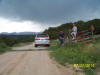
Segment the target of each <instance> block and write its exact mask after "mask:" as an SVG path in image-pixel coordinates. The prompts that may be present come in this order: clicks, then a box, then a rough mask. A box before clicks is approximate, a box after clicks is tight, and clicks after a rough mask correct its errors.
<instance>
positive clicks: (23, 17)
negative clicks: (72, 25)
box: [0, 0, 100, 32]
mask: <svg viewBox="0 0 100 75" xmlns="http://www.w3.org/2000/svg"><path fill="white" fill-rule="evenodd" d="M95 18H100V0H0V32H23V31H33V32H39V31H43V30H44V29H46V28H48V27H50V26H58V25H60V24H63V23H67V22H75V21H78V20H84V21H88V20H91V19H95Z"/></svg>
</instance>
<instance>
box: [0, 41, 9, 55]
mask: <svg viewBox="0 0 100 75" xmlns="http://www.w3.org/2000/svg"><path fill="white" fill-rule="evenodd" d="M9 50H10V47H8V46H7V45H6V44H5V43H3V42H2V43H0V54H1V53H4V52H6V51H9Z"/></svg>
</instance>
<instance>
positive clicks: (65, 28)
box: [44, 19, 100, 39]
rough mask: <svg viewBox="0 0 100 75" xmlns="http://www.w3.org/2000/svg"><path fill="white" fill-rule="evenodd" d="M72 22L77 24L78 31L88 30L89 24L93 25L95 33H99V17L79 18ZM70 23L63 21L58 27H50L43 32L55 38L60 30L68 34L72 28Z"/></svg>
mask: <svg viewBox="0 0 100 75" xmlns="http://www.w3.org/2000/svg"><path fill="white" fill-rule="evenodd" d="M74 23H75V24H76V25H77V27H78V31H82V30H90V26H91V25H94V27H95V31H94V32H95V34H100V19H94V20H90V21H87V22H84V21H81V20H80V21H77V22H74ZM72 25H73V23H65V24H62V25H60V26H58V27H50V28H49V29H47V30H45V31H44V33H47V34H49V35H50V38H51V39H57V38H58V34H59V32H60V31H64V33H65V35H68V33H69V31H70V30H71V29H72Z"/></svg>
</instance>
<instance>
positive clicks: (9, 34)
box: [0, 32, 42, 36]
mask: <svg viewBox="0 0 100 75" xmlns="http://www.w3.org/2000/svg"><path fill="white" fill-rule="evenodd" d="M38 33H42V32H13V33H8V32H2V33H0V35H8V36H15V35H16V36H17V35H35V34H38Z"/></svg>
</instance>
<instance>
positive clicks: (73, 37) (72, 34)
mask: <svg viewBox="0 0 100 75" xmlns="http://www.w3.org/2000/svg"><path fill="white" fill-rule="evenodd" d="M71 36H72V40H74V39H75V36H74V32H72V33H71Z"/></svg>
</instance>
